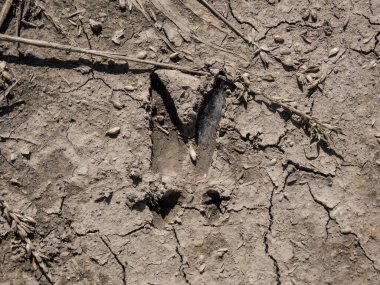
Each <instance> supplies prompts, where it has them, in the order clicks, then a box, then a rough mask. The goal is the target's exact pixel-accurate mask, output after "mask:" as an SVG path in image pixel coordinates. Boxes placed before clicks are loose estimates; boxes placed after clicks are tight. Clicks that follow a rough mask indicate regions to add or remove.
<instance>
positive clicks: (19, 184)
mask: <svg viewBox="0 0 380 285" xmlns="http://www.w3.org/2000/svg"><path fill="white" fill-rule="evenodd" d="M9 182H11V184H13V185H16V186H19V187H20V186H21V182H20V181H19V180H17V179H16V178H12V179H11V180H10V181H9Z"/></svg>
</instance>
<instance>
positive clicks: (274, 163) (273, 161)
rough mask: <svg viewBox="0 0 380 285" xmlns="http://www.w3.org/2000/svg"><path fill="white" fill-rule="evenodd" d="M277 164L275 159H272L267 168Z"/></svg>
mask: <svg viewBox="0 0 380 285" xmlns="http://www.w3.org/2000/svg"><path fill="white" fill-rule="evenodd" d="M276 163H277V159H275V158H273V159H271V160H270V161H269V166H274V165H276Z"/></svg>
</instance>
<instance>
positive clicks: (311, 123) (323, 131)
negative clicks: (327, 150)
mask: <svg viewBox="0 0 380 285" xmlns="http://www.w3.org/2000/svg"><path fill="white" fill-rule="evenodd" d="M247 90H248V92H249V93H250V94H257V95H261V96H263V97H264V98H265V99H266V100H267V103H270V104H273V105H277V106H280V107H281V108H282V109H284V110H285V111H287V112H289V113H290V114H291V115H293V114H295V115H297V116H299V117H300V118H301V121H302V123H306V124H307V125H308V127H309V128H310V131H311V133H312V135H313V137H314V138H315V139H316V140H317V143H318V142H319V141H321V140H322V141H324V142H326V143H327V144H329V142H330V138H329V134H328V133H327V132H330V133H331V132H335V133H337V134H343V132H342V130H341V129H340V128H339V127H336V126H330V125H328V124H325V123H322V122H321V121H320V120H318V119H317V118H315V117H312V116H309V115H307V114H305V113H303V112H301V111H300V110H297V109H296V108H293V107H292V106H289V105H287V104H284V103H282V102H281V101H280V100H278V99H275V98H272V97H270V96H268V95H266V94H263V93H262V92H258V91H253V90H252V89H251V88H250V86H247ZM268 101H269V102H268Z"/></svg>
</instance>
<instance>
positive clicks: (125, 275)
mask: <svg viewBox="0 0 380 285" xmlns="http://www.w3.org/2000/svg"><path fill="white" fill-rule="evenodd" d="M100 239H101V240H102V242H103V243H104V245H105V246H106V247H107V248H108V250H109V251H110V252H111V254H112V255H113V257H114V258H115V260H116V262H117V263H118V264H119V265H120V266H121V268H122V271H123V283H124V285H127V272H126V271H127V268H126V265H124V264H123V263H122V262H121V260H120V259H119V257H118V256H117V254H116V253H114V252H113V250H112V248H111V246H110V245H109V244H108V243H107V242H106V240H105V238H104V237H103V236H100Z"/></svg>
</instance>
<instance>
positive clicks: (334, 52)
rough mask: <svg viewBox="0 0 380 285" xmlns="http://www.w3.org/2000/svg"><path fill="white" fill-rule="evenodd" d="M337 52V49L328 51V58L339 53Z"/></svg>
mask: <svg viewBox="0 0 380 285" xmlns="http://www.w3.org/2000/svg"><path fill="white" fill-rule="evenodd" d="M339 50H340V49H339V48H338V47H335V48H332V49H330V51H329V57H332V56H334V55H336V54H337V53H338V52H339Z"/></svg>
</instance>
